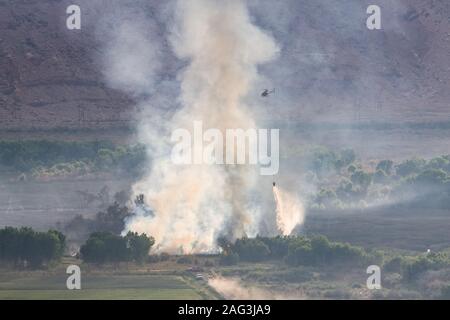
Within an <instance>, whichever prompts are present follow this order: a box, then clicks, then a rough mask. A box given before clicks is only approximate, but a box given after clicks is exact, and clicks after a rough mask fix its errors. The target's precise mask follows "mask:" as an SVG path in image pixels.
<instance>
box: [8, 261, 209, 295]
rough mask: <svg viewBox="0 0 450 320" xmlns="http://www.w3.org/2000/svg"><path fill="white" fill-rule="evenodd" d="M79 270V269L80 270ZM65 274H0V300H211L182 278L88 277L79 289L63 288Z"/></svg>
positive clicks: (142, 275)
mask: <svg viewBox="0 0 450 320" xmlns="http://www.w3.org/2000/svg"><path fill="white" fill-rule="evenodd" d="M82 270H83V268H82ZM67 277H68V275H66V274H65V273H64V270H63V269H61V270H60V268H58V270H53V271H51V272H42V271H41V272H39V271H36V272H3V273H2V274H1V275H0V300H5V299H13V300H27V299H44V300H67V299H69V300H70V299H75V300H80V299H81V300H104V299H108V300H111V299H112V300H114V299H124V300H158V299H164V300H179V299H183V300H184V299H186V300H198V299H206V298H211V296H209V293H208V292H207V290H205V288H204V287H203V286H202V285H201V284H200V283H197V282H195V281H193V280H191V279H189V278H188V277H186V276H181V275H162V274H161V275H159V274H111V273H110V274H107V275H97V274H90V275H86V276H83V271H82V278H81V287H82V288H81V290H68V289H66V279H67Z"/></svg>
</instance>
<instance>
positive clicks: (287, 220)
mask: <svg viewBox="0 0 450 320" xmlns="http://www.w3.org/2000/svg"><path fill="white" fill-rule="evenodd" d="M273 196H274V198H275V203H276V213H277V228H278V231H279V232H281V233H282V234H283V235H285V236H288V235H290V234H291V233H292V230H294V228H295V227H296V226H297V225H299V224H302V223H303V220H304V218H305V209H304V207H303V204H302V203H301V201H300V200H299V199H298V198H297V197H296V196H295V195H293V194H291V193H289V192H287V191H284V190H281V189H280V188H279V187H277V186H273Z"/></svg>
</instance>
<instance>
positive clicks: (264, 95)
mask: <svg viewBox="0 0 450 320" xmlns="http://www.w3.org/2000/svg"><path fill="white" fill-rule="evenodd" d="M274 92H275V89H272V90H269V89H264V91H263V92H262V93H261V97H263V98H266V97H268V96H269V95H271V94H272V93H274Z"/></svg>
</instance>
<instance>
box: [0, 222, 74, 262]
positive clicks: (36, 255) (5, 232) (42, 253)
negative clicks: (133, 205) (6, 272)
mask: <svg viewBox="0 0 450 320" xmlns="http://www.w3.org/2000/svg"><path fill="white" fill-rule="evenodd" d="M65 242H66V238H65V236H64V235H63V234H62V233H60V232H58V231H55V230H49V231H48V232H37V231H34V230H33V229H31V228H20V229H17V228H12V227H6V228H4V229H0V261H1V262H6V263H13V264H14V265H15V266H30V267H34V268H36V267H41V266H42V265H44V264H48V263H50V262H52V261H57V260H58V259H59V258H61V256H62V255H63V253H64V249H65V244H66V243H65Z"/></svg>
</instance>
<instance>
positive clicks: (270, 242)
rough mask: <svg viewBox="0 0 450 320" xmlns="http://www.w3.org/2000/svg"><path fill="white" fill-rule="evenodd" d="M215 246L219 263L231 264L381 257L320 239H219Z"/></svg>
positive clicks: (322, 262)
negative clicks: (232, 241)
mask: <svg viewBox="0 0 450 320" xmlns="http://www.w3.org/2000/svg"><path fill="white" fill-rule="evenodd" d="M218 244H219V246H220V247H221V248H222V252H223V253H222V258H221V259H222V263H223V264H234V263H236V262H237V261H239V260H240V261H248V262H259V261H264V260H269V259H274V260H275V259H276V260H279V259H284V261H285V262H286V263H287V264H288V265H291V266H299V265H325V264H332V263H363V262H364V263H367V262H370V261H376V260H379V259H380V258H381V256H380V254H379V253H378V252H370V253H368V252H366V251H365V250H364V249H362V248H359V247H355V246H351V245H349V244H347V243H340V242H330V241H329V240H328V239H327V238H326V237H324V236H314V237H311V238H306V237H302V236H289V237H282V236H278V237H275V238H268V237H256V238H242V239H237V240H236V241H235V242H234V243H230V242H228V241H227V240H226V239H219V241H218Z"/></svg>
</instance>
